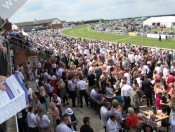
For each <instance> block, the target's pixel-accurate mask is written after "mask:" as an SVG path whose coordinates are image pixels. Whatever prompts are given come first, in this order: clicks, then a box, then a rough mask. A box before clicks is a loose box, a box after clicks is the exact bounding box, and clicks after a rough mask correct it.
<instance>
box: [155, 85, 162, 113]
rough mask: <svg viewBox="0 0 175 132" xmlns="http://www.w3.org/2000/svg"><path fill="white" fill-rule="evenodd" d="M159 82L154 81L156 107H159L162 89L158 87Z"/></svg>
mask: <svg viewBox="0 0 175 132" xmlns="http://www.w3.org/2000/svg"><path fill="white" fill-rule="evenodd" d="M160 87H161V86H160V83H156V84H155V86H154V92H155V106H156V108H157V109H159V110H160V109H161V108H162V107H161V105H160V98H161V97H160V95H161V94H162V92H163V90H162V89H161V88H160Z"/></svg>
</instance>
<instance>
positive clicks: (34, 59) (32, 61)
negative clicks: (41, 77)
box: [28, 56, 38, 65]
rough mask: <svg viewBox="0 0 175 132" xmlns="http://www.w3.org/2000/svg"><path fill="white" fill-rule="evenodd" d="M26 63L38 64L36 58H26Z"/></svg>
mask: <svg viewBox="0 0 175 132" xmlns="http://www.w3.org/2000/svg"><path fill="white" fill-rule="evenodd" d="M28 62H30V64H31V65H33V64H34V63H35V64H37V63H38V59H37V56H30V57H28Z"/></svg>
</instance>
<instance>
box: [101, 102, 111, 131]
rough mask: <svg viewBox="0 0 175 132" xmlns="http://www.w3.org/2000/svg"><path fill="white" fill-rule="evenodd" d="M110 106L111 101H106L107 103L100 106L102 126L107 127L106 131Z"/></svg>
mask: <svg viewBox="0 0 175 132" xmlns="http://www.w3.org/2000/svg"><path fill="white" fill-rule="evenodd" d="M110 107H111V103H110V102H106V103H105V105H104V106H102V107H101V108H100V116H101V123H102V126H103V127H104V128H105V132H106V123H107V120H106V119H107V117H106V113H107V111H108V109H109V108H110Z"/></svg>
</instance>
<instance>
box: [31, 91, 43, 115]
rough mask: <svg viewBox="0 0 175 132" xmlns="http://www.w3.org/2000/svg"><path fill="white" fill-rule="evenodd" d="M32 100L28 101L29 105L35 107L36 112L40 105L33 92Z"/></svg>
mask: <svg viewBox="0 0 175 132" xmlns="http://www.w3.org/2000/svg"><path fill="white" fill-rule="evenodd" d="M32 97H33V98H32V101H31V102H30V105H31V106H32V107H34V108H35V114H36V113H37V112H38V107H39V106H41V103H40V101H39V100H38V97H37V96H36V95H35V94H32Z"/></svg>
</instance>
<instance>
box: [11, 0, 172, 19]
mask: <svg viewBox="0 0 175 132" xmlns="http://www.w3.org/2000/svg"><path fill="white" fill-rule="evenodd" d="M174 1H175V0H88V1H85V0H51V1H50V0H34V1H33V0H28V1H27V2H26V3H25V4H24V5H23V6H22V7H21V8H20V9H19V10H18V11H17V12H16V13H15V14H14V15H13V16H12V17H11V19H10V20H11V21H12V22H21V21H29V20H34V19H37V20H40V19H48V18H58V19H60V20H66V21H80V20H90V19H99V18H103V19H117V18H126V17H136V16H146V15H161V14H175V10H174V7H175V2H174Z"/></svg>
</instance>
